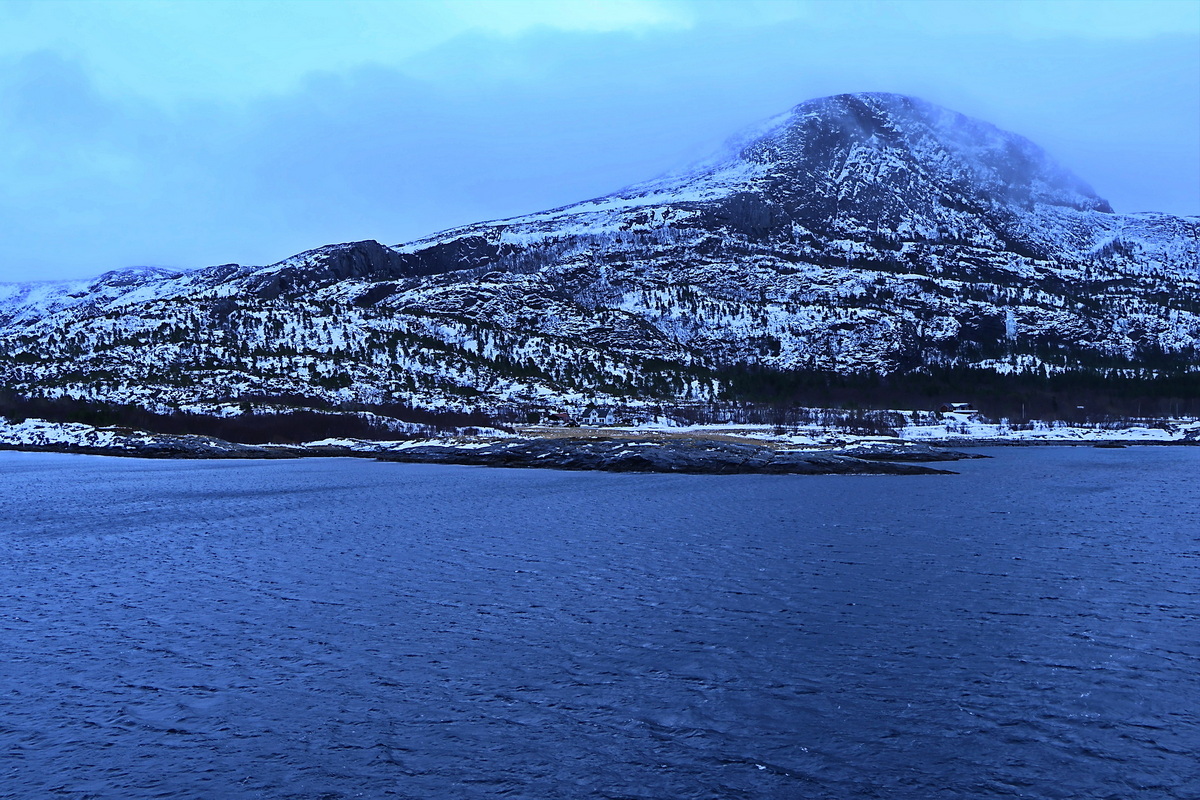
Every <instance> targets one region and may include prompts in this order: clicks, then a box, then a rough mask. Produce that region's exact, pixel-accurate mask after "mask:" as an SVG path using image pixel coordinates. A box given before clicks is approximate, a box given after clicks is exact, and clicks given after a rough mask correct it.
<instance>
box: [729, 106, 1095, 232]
mask: <svg viewBox="0 0 1200 800" xmlns="http://www.w3.org/2000/svg"><path fill="white" fill-rule="evenodd" d="M738 156H739V157H740V158H742V159H745V160H747V161H749V162H751V163H759V164H764V165H766V166H768V168H769V169H771V170H772V171H774V172H776V173H778V172H787V173H791V174H792V175H793V176H795V177H797V178H803V177H806V176H817V177H818V178H820V177H822V176H825V177H828V178H829V179H830V181H831V183H830V182H826V184H825V188H826V189H829V188H833V185H838V187H837V188H839V189H840V190H841V191H840V192H839V193H841V194H844V193H845V191H844V190H845V189H847V188H850V189H854V188H855V186H854V184H856V183H859V184H874V185H876V186H878V187H879V188H880V189H882V190H885V191H891V192H893V193H897V192H899V193H903V192H904V191H905V189H906V186H907V185H908V184H909V183H910V180H912V181H920V182H923V183H926V184H929V185H931V186H936V188H937V189H938V190H939V191H942V192H944V191H946V190H950V191H952V192H953V193H956V194H960V195H964V197H963V198H962V199H963V200H965V201H966V202H968V203H969V204H970V205H972V206H988V205H996V204H1005V205H1015V206H1019V207H1022V208H1025V209H1029V208H1032V207H1033V206H1035V205H1048V206H1060V207H1067V208H1073V209H1075V210H1078V211H1101V212H1105V213H1111V212H1112V207H1111V206H1110V205H1109V203H1108V201H1106V200H1104V199H1103V198H1101V197H1100V196H1098V195H1097V194H1096V192H1095V191H1093V190H1092V188H1091V187H1090V186H1089V185H1088V184H1087V183H1085V182H1084V181H1083V180H1081V179H1080V178H1078V177H1077V176H1075V175H1074V174H1073V173H1071V172H1070V171H1069V170H1067V169H1066V168H1065V167H1063V166H1062V165H1060V164H1058V163H1056V162H1055V161H1054V160H1053V159H1052V158H1051V157H1050V156H1049V155H1047V154H1046V152H1045V151H1044V150H1042V148H1040V147H1038V146H1037V145H1036V144H1034V143H1033V142H1031V141H1030V140H1028V139H1026V138H1025V137H1023V136H1019V135H1017V134H1015V133H1010V132H1008V131H1004V130H1001V129H1000V128H997V127H996V126H995V125H992V124H990V123H987V122H983V121H982V120H978V119H973V118H971V117H968V116H966V115H965V114H960V113H958V112H956V111H952V110H950V109H947V108H943V107H941V106H938V105H935V104H934V103H930V102H928V101H925V100H921V99H919V98H915V97H909V96H906V95H900V94H891V93H887V92H864V93H857V94H839V95H833V96H831V97H822V98H817V99H814V100H809V101H807V102H804V103H801V104H800V105H798V106H795V107H794V108H793V109H792V110H791V111H789V112H787V113H786V114H784V115H780V116H779V117H776V118H775V119H774V120H772V121H771V124H770V125H769V126H768V127H767V129H766V130H765V131H763V132H762V133H761V135H759V136H757V137H756V138H754V139H752V140H750V141H748V142H746V143H745V145H744V146H743V147H742V148H741V149H740V152H739V153H738ZM847 183H848V184H849V185H848V186H841V185H840V184H847Z"/></svg>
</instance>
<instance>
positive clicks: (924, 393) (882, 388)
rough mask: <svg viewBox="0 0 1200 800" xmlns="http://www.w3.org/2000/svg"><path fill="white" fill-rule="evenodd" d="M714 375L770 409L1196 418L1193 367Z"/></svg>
mask: <svg viewBox="0 0 1200 800" xmlns="http://www.w3.org/2000/svg"><path fill="white" fill-rule="evenodd" d="M717 376H718V377H719V378H720V380H721V381H722V385H724V386H725V387H727V388H726V390H725V392H724V393H723V395H722V398H721V399H722V400H725V401H736V402H742V403H761V404H764V405H767V406H772V407H789V406H807V407H813V408H851V409H853V408H862V409H888V408H891V409H916V410H926V411H931V410H933V409H935V408H937V406H938V405H940V404H941V403H946V402H965V403H971V404H973V405H974V406H975V407H976V408H977V409H979V410H980V411H981V412H982V413H983V414H984V415H985V416H987V417H991V418H995V419H1000V418H1007V419H1010V420H1014V421H1024V420H1029V419H1043V420H1067V421H1074V422H1101V421H1104V420H1106V419H1110V418H1114V417H1120V418H1144V417H1153V418H1161V417H1177V416H1200V373H1198V372H1177V373H1173V374H1165V375H1141V376H1129V375H1123V374H1119V373H1117V372H1116V371H1113V370H1109V371H1078V372H1068V373H1060V374H1049V375H1047V374H1045V373H1039V372H1024V373H1016V374H1010V375H1002V374H999V373H996V372H992V371H990V370H983V369H973V368H970V367H930V368H927V369H925V370H924V371H921V372H910V373H905V374H890V375H879V374H877V373H856V374H838V373H834V372H825V371H780V370H771V369H766V368H761V367H756V366H743V367H738V368H735V369H730V370H724V371H722V372H720V373H718V375H717Z"/></svg>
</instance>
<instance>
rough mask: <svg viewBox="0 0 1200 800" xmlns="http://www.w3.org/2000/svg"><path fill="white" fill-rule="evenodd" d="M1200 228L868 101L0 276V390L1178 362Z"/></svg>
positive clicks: (540, 380)
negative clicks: (373, 209) (294, 234)
mask: <svg viewBox="0 0 1200 800" xmlns="http://www.w3.org/2000/svg"><path fill="white" fill-rule="evenodd" d="M1198 341H1200V219H1197V218H1192V217H1189V218H1180V217H1172V216H1168V215H1162V214H1137V215H1120V214H1115V213H1113V212H1112V209H1111V208H1110V207H1109V205H1108V203H1107V202H1106V201H1104V200H1103V199H1102V198H1101V197H1099V196H1097V195H1096V193H1095V192H1094V191H1093V190H1092V189H1091V188H1090V187H1088V186H1087V184H1086V183H1084V182H1083V181H1082V180H1080V179H1079V178H1077V177H1075V176H1074V175H1072V174H1071V173H1069V172H1068V171H1067V170H1065V169H1063V168H1062V167H1060V166H1058V165H1057V164H1055V163H1054V162H1053V160H1051V159H1050V158H1049V157H1048V156H1047V155H1046V154H1045V153H1044V152H1042V151H1041V150H1040V149H1039V148H1038V147H1037V146H1036V145H1034V144H1033V143H1031V142H1029V141H1028V140H1026V139H1024V138H1022V137H1020V136H1017V135H1015V134H1011V133H1007V132H1004V131H1000V130H998V129H996V128H995V127H993V126H991V125H988V124H987V123H984V122H980V121H978V120H972V119H969V118H967V117H963V116H962V115H959V114H956V113H954V112H952V111H948V110H946V109H942V108H939V107H937V106H933V105H931V104H928V103H925V102H922V101H919V100H915V99H913V98H907V97H901V96H897V95H887V94H859V95H839V96H837V97H830V98H823V99H820V100H813V101H809V102H807V103H803V104H801V105H799V106H797V107H796V108H794V109H792V110H791V111H789V112H787V113H786V114H783V115H781V116H779V117H777V118H775V119H773V120H770V121H768V122H767V123H766V124H764V125H762V126H760V127H759V128H758V129H756V130H755V131H753V132H751V133H749V134H746V135H744V136H742V137H741V138H739V139H737V140H736V141H735V142H733V143H732V144H731V145H730V146H729V147H728V148H727V149H726V150H725V151H724V152H722V153H720V154H718V155H717V156H715V157H714V158H712V159H711V160H709V161H708V162H705V163H704V164H701V165H698V166H697V167H696V168H695V169H693V170H691V171H689V172H687V173H686V174H682V175H676V176H671V177H667V178H662V179H659V180H656V181H651V182H649V183H645V184H641V185H638V186H634V187H630V188H628V189H625V190H623V191H620V192H617V193H615V194H613V195H609V196H606V197H601V198H597V199H595V200H590V201H587V202H583V203H578V204H575V205H572V206H567V207H564V208H559V209H554V210H551V211H547V212H543V213H540V214H532V215H528V216H525V217H520V218H516V219H509V220H500V221H494V222H486V223H481V224H478V225H472V226H467V227H464V228H460V229H455V230H451V231H446V232H443V233H440V234H437V235H435V236H432V237H429V238H427V239H423V240H420V241H416V242H412V243H409V244H406V245H401V246H397V247H387V246H384V245H381V244H379V243H377V242H372V241H368V242H355V243H349V244H341V245H331V246H328V247H322V248H319V249H316V250H311V251H308V252H306V253H302V254H300V255H298V256H294V257H292V258H290V259H287V260H285V261H283V262H280V263H279V264H275V265H271V266H267V267H239V266H236V265H224V266H220V267H212V268H209V269H206V270H200V271H197V272H193V273H187V274H180V273H171V272H163V271H152V270H149V271H146V270H144V271H124V272H121V273H117V274H112V273H110V274H109V275H106V276H104V277H103V278H101V279H99V280H97V281H94V282H75V283H66V284H52V285H38V286H34V285H18V286H0V380H2V381H3V384H4V385H5V386H7V387H9V388H11V389H13V390H16V391H18V392H22V393H27V394H51V395H57V394H68V395H73V396H83V397H89V398H97V399H104V400H109V401H115V402H132V403H138V404H142V405H155V404H158V405H159V406H160V407H161V406H162V405H178V404H183V405H186V406H191V407H199V408H212V407H215V406H217V405H219V404H220V403H222V402H224V401H227V400H230V399H234V398H238V397H241V396H244V395H278V394H291V395H308V396H313V395H315V396H317V397H320V398H324V399H326V400H332V401H340V400H356V401H362V402H368V403H370V402H376V401H381V400H397V401H401V402H406V403H410V404H413V405H418V406H430V407H446V406H450V407H458V408H474V407H480V406H482V407H484V408H487V407H489V406H498V405H504V404H512V403H515V404H537V405H543V406H544V405H547V404H551V405H552V404H555V403H558V402H561V401H562V399H563V398H568V397H576V398H578V397H584V398H592V399H598V400H600V401H602V402H604V401H610V400H613V399H618V398H620V399H633V400H635V401H636V400H639V399H641V400H651V399H662V400H672V399H678V400H705V399H708V398H711V397H713V396H714V395H715V394H717V393H718V392H720V390H721V389H722V385H721V380H720V378H719V377H718V375H719V373H720V371H721V370H722V369H725V368H728V367H731V366H733V365H740V366H745V365H750V366H756V367H764V368H768V369H774V370H797V369H822V370H835V371H842V372H846V371H872V372H877V373H885V374H886V373H896V372H905V371H911V370H919V369H923V368H926V367H928V366H929V365H959V366H961V365H970V366H976V367H980V368H983V369H990V370H996V371H1001V372H1011V371H1023V370H1036V371H1044V370H1054V371H1086V370H1098V369H1101V368H1105V369H1107V368H1114V367H1117V368H1129V369H1140V368H1142V367H1144V366H1145V365H1147V364H1149V363H1153V364H1155V365H1158V366H1157V367H1156V368H1161V367H1163V366H1166V367H1172V368H1174V367H1180V366H1186V365H1188V364H1191V363H1194V361H1195V359H1196V358H1197V351H1196V343H1197V342H1198Z"/></svg>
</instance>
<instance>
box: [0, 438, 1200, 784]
mask: <svg viewBox="0 0 1200 800" xmlns="http://www.w3.org/2000/svg"><path fill="white" fill-rule="evenodd" d="M987 452H990V453H991V454H992V455H995V456H996V458H994V459H990V460H981V461H975V462H965V463H961V464H959V465H956V466H955V467H954V468H955V469H959V470H961V472H962V474H961V475H956V476H944V477H878V478H876V477H802V476H795V477H793V476H733V477H707V476H669V475H610V474H596V473H566V472H552V471H536V470H530V471H518V470H497V469H485V468H471V467H437V466H418V465H406V464H384V463H375V462H371V461H359V460H351V459H340V460H333V459H311V460H302V461H290V462H215V461H201V462H186V461H184V462H180V461H136V460H118V459H103V458H95V457H87V456H69V455H51V454H24V453H4V454H0V469H2V470H3V477H2V478H0V520H2V521H3V528H2V530H0V543H2V548H0V712H2V713H0V756H2V760H0V796H2V797H4V798H35V799H36V798H43V797H68V798H103V799H104V800H108V799H109V798H151V797H165V798H218V799H224V798H230V799H231V800H240V799H241V798H354V797H364V798H385V797H408V798H484V797H520V798H663V799H664V800H666V799H668V798H669V799H671V800H674V798H838V799H839V800H849V799H850V798H889V799H890V798H922V799H923V798H988V797H1001V798H1006V797H1024V798H1189V799H1194V798H1196V797H1200V766H1198V763H1200V762H1198V760H1197V755H1196V754H1197V752H1200V677H1198V676H1200V488H1198V487H1200V483H1198V480H1197V479H1198V477H1200V448H1130V449H1126V450H1096V449H1091V448H1086V449H1085V448H1079V449H1068V448H1061V449H1060V448H1028V449H1002V450H992V451H987Z"/></svg>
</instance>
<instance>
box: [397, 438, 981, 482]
mask: <svg viewBox="0 0 1200 800" xmlns="http://www.w3.org/2000/svg"><path fill="white" fill-rule="evenodd" d="M885 449H886V448H883V447H877V448H871V449H866V448H864V449H863V452H862V453H861V454H854V455H851V454H848V453H847V452H842V451H836V450H820V451H818V450H776V449H774V448H771V447H768V446H766V445H756V444H745V443H740V442H725V441H716V440H711V439H701V438H686V439H685V438H679V439H666V440H654V441H646V440H629V439H620V440H611V439H608V440H606V439H568V438H561V439H523V440H517V441H498V442H492V443H488V444H483V445H481V446H474V447H455V446H452V445H437V444H430V445H420V446H416V447H406V448H403V449H397V450H393V451H388V452H383V453H379V454H377V455H376V458H378V459H379V460H380V461H401V462H406V463H419V464H467V465H478V466H487V467H525V468H543V469H562V470H596V471H602V472H663V473H684V474H693V475H734V474H739V475H747V474H751V475H753V474H757V475H947V474H953V473H950V472H948V471H947V470H941V469H935V468H933V467H925V466H918V465H916V464H912V463H895V462H901V461H955V460H958V459H960V458H973V457H977V456H973V455H969V454H966V453H954V452H950V451H935V450H933V448H928V447H923V446H916V447H907V446H902V447H897V448H894V449H893V450H891V451H890V453H885V452H884V451H885Z"/></svg>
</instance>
